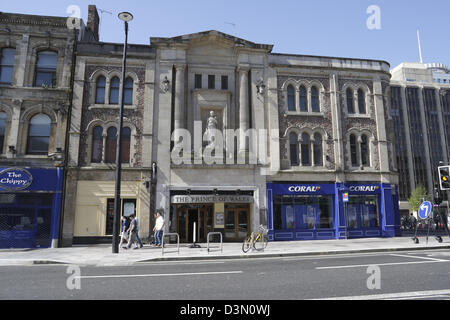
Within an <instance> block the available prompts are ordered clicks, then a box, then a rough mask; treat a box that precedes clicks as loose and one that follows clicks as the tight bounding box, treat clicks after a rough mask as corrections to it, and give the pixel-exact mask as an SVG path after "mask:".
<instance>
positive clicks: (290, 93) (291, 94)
mask: <svg viewBox="0 0 450 320" xmlns="http://www.w3.org/2000/svg"><path fill="white" fill-rule="evenodd" d="M287 100H288V111H295V109H296V108H295V89H294V87H293V86H292V85H288V87H287Z"/></svg>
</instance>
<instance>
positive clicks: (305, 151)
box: [301, 133, 311, 166]
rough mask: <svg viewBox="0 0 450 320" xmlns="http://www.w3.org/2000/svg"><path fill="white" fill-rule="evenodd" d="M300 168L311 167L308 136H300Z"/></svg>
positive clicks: (304, 134)
mask: <svg viewBox="0 0 450 320" xmlns="http://www.w3.org/2000/svg"><path fill="white" fill-rule="evenodd" d="M301 148H302V150H301V151H302V166H310V165H311V154H310V137H309V134H307V133H303V134H302V146H301Z"/></svg>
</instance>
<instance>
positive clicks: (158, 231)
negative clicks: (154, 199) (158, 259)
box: [153, 211, 165, 247]
mask: <svg viewBox="0 0 450 320" xmlns="http://www.w3.org/2000/svg"><path fill="white" fill-rule="evenodd" d="M164 225H165V222H164V218H163V217H162V216H161V213H160V212H159V211H158V212H157V213H156V221H155V227H154V228H153V231H154V232H155V246H157V247H161V244H162V236H163V228H164Z"/></svg>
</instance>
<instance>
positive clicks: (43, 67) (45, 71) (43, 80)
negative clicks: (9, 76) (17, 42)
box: [34, 51, 58, 88]
mask: <svg viewBox="0 0 450 320" xmlns="http://www.w3.org/2000/svg"><path fill="white" fill-rule="evenodd" d="M57 64H58V55H57V54H56V52H53V51H41V52H39V53H38V54H37V60H36V74H35V77H34V86H35V87H42V86H46V87H50V88H54V87H56V66H57Z"/></svg>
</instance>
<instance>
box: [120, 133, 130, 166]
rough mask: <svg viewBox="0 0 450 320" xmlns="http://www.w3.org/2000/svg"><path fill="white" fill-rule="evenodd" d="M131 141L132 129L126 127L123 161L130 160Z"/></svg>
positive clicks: (123, 139) (127, 161)
mask: <svg viewBox="0 0 450 320" xmlns="http://www.w3.org/2000/svg"><path fill="white" fill-rule="evenodd" d="M130 142H131V129H130V128H127V127H125V128H123V130H122V163H129V162H130Z"/></svg>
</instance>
